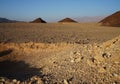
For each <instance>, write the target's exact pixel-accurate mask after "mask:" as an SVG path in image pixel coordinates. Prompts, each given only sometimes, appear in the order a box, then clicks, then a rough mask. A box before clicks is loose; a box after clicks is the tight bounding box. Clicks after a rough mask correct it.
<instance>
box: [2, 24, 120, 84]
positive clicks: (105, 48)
mask: <svg viewBox="0 0 120 84" xmlns="http://www.w3.org/2000/svg"><path fill="white" fill-rule="evenodd" d="M0 34H1V36H0V41H1V43H0V67H1V68H0V83H3V84H4V83H5V84H10V83H12V84H119V83H120V28H119V27H118V28H116V27H103V26H100V25H99V24H93V23H86V24H85V23H83V24H55V23H54V24H29V23H26V24H23V23H22V24H20V23H19V24H18V23H17V24H0ZM24 35H26V37H24ZM51 37H54V38H53V39H52V40H51V39H49V38H51ZM9 38H10V40H9ZM73 38H76V39H74V40H72V39H73ZM45 39H47V40H45ZM78 40H79V41H78Z"/></svg>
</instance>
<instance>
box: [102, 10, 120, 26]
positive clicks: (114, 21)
mask: <svg viewBox="0 0 120 84" xmlns="http://www.w3.org/2000/svg"><path fill="white" fill-rule="evenodd" d="M100 23H102V25H104V26H116V27H120V11H117V12H115V13H114V14H112V15H110V16H108V17H106V18H105V19H103V20H101V21H100Z"/></svg>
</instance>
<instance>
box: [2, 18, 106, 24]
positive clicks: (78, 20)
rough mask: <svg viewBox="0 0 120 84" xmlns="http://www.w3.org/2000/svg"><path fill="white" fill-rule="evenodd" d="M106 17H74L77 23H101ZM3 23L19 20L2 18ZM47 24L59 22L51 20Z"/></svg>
mask: <svg viewBox="0 0 120 84" xmlns="http://www.w3.org/2000/svg"><path fill="white" fill-rule="evenodd" d="M105 17H106V16H84V17H73V19H74V20H76V21H77V22H99V21H101V20H102V19H103V18H105ZM70 18H71V17H70ZM61 19H62V18H61ZM31 21H32V20H31ZM3 22H19V20H11V19H7V18H2V17H0V23H3ZM26 22H29V21H26ZM47 22H57V20H49V21H47Z"/></svg>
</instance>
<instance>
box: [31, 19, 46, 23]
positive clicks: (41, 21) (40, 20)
mask: <svg viewBox="0 0 120 84" xmlns="http://www.w3.org/2000/svg"><path fill="white" fill-rule="evenodd" d="M31 23H47V22H46V21H44V20H43V19H42V18H37V19H35V20H33V21H32V22H31Z"/></svg>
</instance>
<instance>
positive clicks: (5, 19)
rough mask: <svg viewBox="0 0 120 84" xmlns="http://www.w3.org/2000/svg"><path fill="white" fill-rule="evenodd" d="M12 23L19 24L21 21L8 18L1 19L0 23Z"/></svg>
mask: <svg viewBox="0 0 120 84" xmlns="http://www.w3.org/2000/svg"><path fill="white" fill-rule="evenodd" d="M12 22H19V21H16V20H10V19H7V18H1V17H0V23H12Z"/></svg>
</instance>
